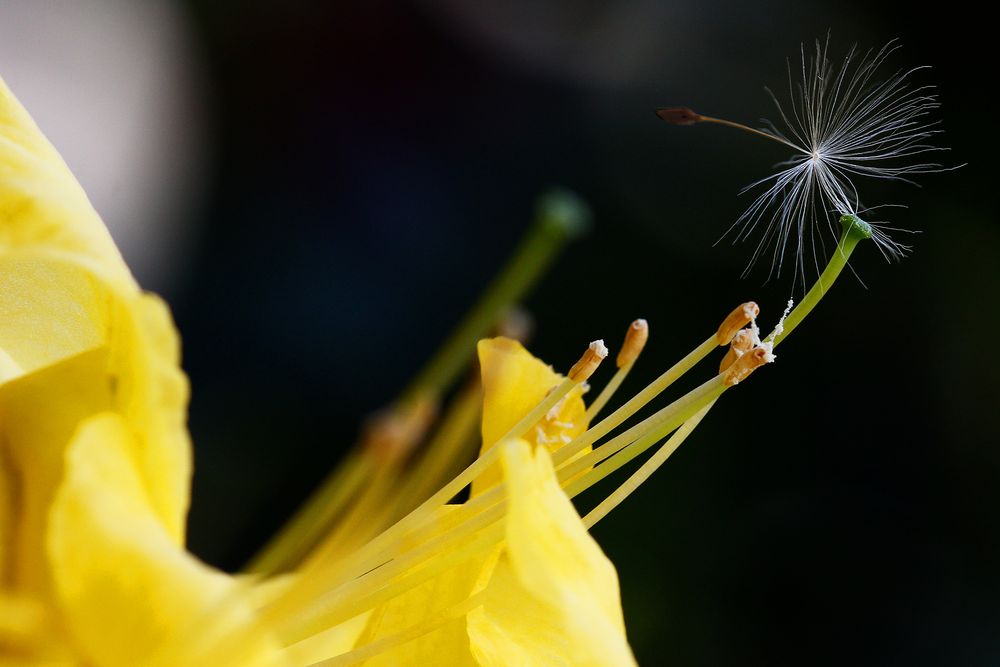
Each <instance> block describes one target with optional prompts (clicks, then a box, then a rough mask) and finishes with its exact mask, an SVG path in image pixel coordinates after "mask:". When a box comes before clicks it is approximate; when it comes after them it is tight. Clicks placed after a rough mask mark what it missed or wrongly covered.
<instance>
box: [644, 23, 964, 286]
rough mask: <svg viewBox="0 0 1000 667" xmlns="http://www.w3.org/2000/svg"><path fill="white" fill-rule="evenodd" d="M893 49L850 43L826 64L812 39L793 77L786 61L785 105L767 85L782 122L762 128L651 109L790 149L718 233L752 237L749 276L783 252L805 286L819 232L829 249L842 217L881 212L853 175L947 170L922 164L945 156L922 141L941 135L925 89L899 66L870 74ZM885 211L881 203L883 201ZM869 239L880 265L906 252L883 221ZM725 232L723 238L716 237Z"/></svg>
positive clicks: (817, 252) (902, 177) (777, 266)
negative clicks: (931, 156) (883, 74)
mask: <svg viewBox="0 0 1000 667" xmlns="http://www.w3.org/2000/svg"><path fill="white" fill-rule="evenodd" d="M898 48H899V45H898V44H897V43H896V42H894V41H893V42H889V43H888V44H886V45H885V46H883V47H882V48H881V49H878V50H877V51H875V50H869V51H867V52H865V53H864V54H859V52H858V50H857V49H856V48H855V47H852V48H851V49H850V51H849V52H848V54H847V57H846V58H845V59H844V61H843V63H842V64H840V65H839V66H835V65H834V64H833V63H832V62H831V60H830V59H829V58H828V55H827V54H828V50H829V39H827V40H826V42H820V41H819V40H817V41H816V46H815V51H814V52H813V53H812V54H811V55H807V52H806V50H805V48H804V47H803V48H802V53H801V61H802V62H801V72H799V71H795V72H794V74H793V69H792V66H791V64H789V65H788V88H789V101H788V102H787V103H785V104H782V103H781V102H780V101H779V100H778V97H777V96H776V95H775V94H774V93H773V92H771V90H770V89H767V92H768V94H769V95H770V96H771V99H772V100H773V101H774V104H775V106H776V107H777V109H778V114H779V116H780V118H781V126H780V127H779V126H777V125H775V124H774V123H772V122H770V121H767V120H764V121H763V122H764V125H765V127H763V128H761V129H757V128H752V127H749V126H747V125H743V124H741V123H735V122H732V121H728V120H723V119H719V118H712V117H710V116H703V115H701V114H698V113H696V112H694V111H692V110H690V109H686V108H668V109H659V110H657V115H658V116H659V117H660V118H661V119H663V120H664V121H666V122H668V123H671V124H674V125H692V124H695V123H705V122H708V123H715V124H718V125H726V126H729V127H734V128H737V129H741V130H744V131H747V132H750V133H752V134H756V135H758V136H762V137H765V138H768V139H771V140H773V141H776V142H778V143H781V144H783V145H785V146H786V147H788V148H791V149H793V150H794V151H795V153H794V154H793V155H792V157H790V158H789V159H788V160H786V161H784V162H781V163H779V164H778V165H777V167H778V169H777V171H775V173H773V174H771V175H770V176H767V177H765V178H762V179H760V180H758V181H756V182H754V183H752V184H750V185H749V186H747V187H746V188H744V189H743V191H742V192H741V194H744V193H747V192H751V191H760V190H761V189H762V188H763V191H761V192H759V194H757V196H756V198H755V199H754V200H753V201H752V202H751V203H750V205H749V206H748V207H747V209H746V210H745V211H744V212H743V214H742V215H741V216H740V217H739V218H738V219H737V220H736V222H735V223H734V224H733V225H732V226H731V227H730V228H729V230H727V231H726V235H728V234H731V233H735V239H734V241H742V240H746V239H747V238H749V237H750V236H753V235H759V237H760V238H759V241H758V243H757V246H756V248H755V249H754V252H753V256H752V258H751V260H750V262H749V263H748V265H747V271H749V269H750V268H751V267H752V266H753V265H754V264H755V263H756V262H757V261H758V260H760V259H761V258H762V257H764V256H765V255H766V254H768V253H770V255H771V274H772V275H780V274H781V271H782V269H783V267H784V259H785V257H786V255H787V254H788V253H789V252H790V251H792V252H794V256H795V267H794V270H795V273H796V277H797V280H801V281H802V284H803V285H804V284H805V282H806V275H805V273H806V256H807V254H811V255H812V263H813V264H814V266H815V267H816V269H817V271H818V268H819V266H820V263H821V261H822V260H824V259H825V256H826V239H825V236H826V235H825V230H826V229H829V231H830V233H831V234H832V235H833V240H834V242H835V243H836V239H837V236H838V225H837V221H838V220H839V219H840V217H841V216H844V215H852V216H857V217H860V216H861V215H862V214H865V213H867V212H869V211H872V210H875V209H876V208H882V207H868V208H866V207H865V206H864V205H863V204H862V202H861V197H860V195H859V193H858V189H857V187H856V186H855V184H854V181H853V180H852V179H854V178H855V177H869V178H877V179H883V180H893V181H904V182H908V183H912V181H910V180H909V176H910V175H912V174H925V173H930V172H936V171H944V170H946V169H948V168H947V167H944V166H943V165H941V164H939V163H936V162H929V161H925V160H924V158H923V156H924V155H925V154H927V153H931V152H935V151H942V150H947V149H945V148H940V147H936V146H932V145H931V144H929V143H928V141H929V140H930V139H931V137H932V136H933V135H935V134H937V133H939V132H940V131H941V130H939V129H936V128H937V125H938V123H939V121H937V120H932V119H930V118H929V115H930V113H931V112H932V111H933V110H935V109H937V108H938V106H939V104H938V101H937V98H936V96H935V95H934V94H933V92H932V91H933V88H932V87H931V86H914V85H913V84H912V82H911V78H912V75H913V73H914V72H916V71H918V70H920V69H924V68H923V67H915V68H912V69H901V70H897V71H896V72H895V73H893V74H892V75H891V76H890V77H888V78H887V79H884V80H880V79H877V78H876V74H877V70H878V69H879V68H880V67H881V66H882V65H883V64H884V63H885V61H886V60H887V59H888V58H889V56H890V55H891V54H892V53H893V52H895V51H896V50H897V49H898ZM884 206H889V205H883V207H884ZM866 222H868V224H869V225H871V236H872V239H873V240H874V241H875V243H876V245H877V247H878V248H879V250H880V252H881V253H882V255H883V256H884V257H885V258H886V259H887V260H895V259H899V258H901V257H902V256H903V255H904V254H906V252H907V251H908V250H909V246H907V245H904V244H902V243H900V242H898V241H897V240H895V239H893V238H892V237H891V236H890V233H891V232H904V231H908V230H903V229H899V228H895V227H890V226H888V225H887V224H886V223H884V222H880V221H870V220H866ZM724 236H725V235H724Z"/></svg>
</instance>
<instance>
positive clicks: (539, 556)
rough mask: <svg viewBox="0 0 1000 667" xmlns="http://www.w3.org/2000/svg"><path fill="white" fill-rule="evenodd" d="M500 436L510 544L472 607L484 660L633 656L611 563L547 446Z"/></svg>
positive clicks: (477, 648) (580, 662)
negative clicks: (558, 473)
mask: <svg viewBox="0 0 1000 667" xmlns="http://www.w3.org/2000/svg"><path fill="white" fill-rule="evenodd" d="M502 446H503V447H504V450H503V452H502V454H501V462H502V464H503V469H504V483H505V485H506V487H507V494H508V496H507V497H508V500H507V503H508V513H507V519H506V522H507V528H506V548H505V551H504V556H503V558H501V560H500V562H499V563H498V565H497V567H496V569H495V570H494V571H493V574H492V577H491V579H490V582H489V585H488V586H486V589H485V591H484V603H483V605H482V606H481V607H479V608H478V609H476V610H474V611H472V612H470V613H469V616H468V629H469V637H470V640H471V646H472V652H473V654H474V655H475V657H476V659H477V661H478V663H479V664H480V665H484V666H489V667H501V666H504V665H523V666H525V667H530V666H535V665H537V666H542V665H545V666H550V665H552V666H554V665H566V666H571V665H572V666H581V667H588V666H594V667H596V666H602V667H612V666H614V667H619V666H622V665H632V664H635V660H634V658H633V657H632V651H631V649H630V648H629V646H628V641H627V640H626V638H625V625H624V621H623V619H622V611H621V602H620V599H619V590H618V576H617V573H616V572H615V568H614V565H612V564H611V562H610V561H609V560H608V559H607V557H606V556H605V555H604V553H603V552H601V549H600V547H598V546H597V543H596V542H594V540H593V538H591V537H590V534H589V533H588V532H587V530H586V528H585V527H584V525H583V522H582V521H581V520H580V517H579V516H578V515H577V513H576V510H575V509H574V508H573V504H572V503H571V502H570V501H569V498H567V497H566V494H565V493H564V492H563V491H562V489H561V488H560V487H559V484H558V482H557V481H556V478H555V473H554V471H553V469H552V462H551V460H550V458H549V454H548V452H547V451H546V450H545V449H544V448H542V447H531V446H530V445H529V444H528V443H526V442H524V441H507V442H505V443H504V444H503V445H502ZM532 450H534V453H532Z"/></svg>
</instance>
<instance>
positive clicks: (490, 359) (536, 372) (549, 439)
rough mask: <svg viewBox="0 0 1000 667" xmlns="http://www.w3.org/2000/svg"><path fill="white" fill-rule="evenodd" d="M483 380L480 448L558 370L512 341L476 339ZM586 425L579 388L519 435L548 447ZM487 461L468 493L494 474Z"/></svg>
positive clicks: (529, 406)
mask: <svg viewBox="0 0 1000 667" xmlns="http://www.w3.org/2000/svg"><path fill="white" fill-rule="evenodd" d="M478 349H479V365H480V368H481V372H482V381H483V428H482V433H483V451H484V452H485V451H486V450H487V449H489V448H490V447H492V446H494V445H495V444H496V443H497V441H498V440H499V439H500V438H502V437H504V436H505V435H506V434H507V432H508V431H509V430H510V429H511V427H513V426H514V425H515V424H517V422H518V421H519V420H520V419H521V418H522V417H524V416H525V415H527V414H528V413H529V412H531V410H533V409H534V408H535V406H537V405H538V404H539V403H541V402H542V400H543V399H544V398H545V396H546V395H547V394H548V392H549V391H550V390H551V389H552V388H554V387H555V386H556V385H558V384H559V383H560V382H561V381H562V379H563V376H562V375H559V374H558V373H556V372H555V371H553V370H552V367H551V366H548V365H546V364H545V363H543V362H542V361H540V360H539V359H537V358H535V357H534V356H532V354H531V353H530V352H528V351H527V350H525V349H524V347H523V346H522V345H521V344H520V343H518V342H517V341H514V340H510V339H509V338H490V339H486V340H481V341H479V347H478ZM585 430H587V410H586V407H585V406H584V404H583V399H582V398H581V392H580V390H579V389H574V390H573V391H571V392H570V393H569V395H568V396H567V397H566V398H565V399H564V400H563V401H562V402H561V403H560V404H559V405H557V406H556V408H555V409H554V410H551V411H550V413H549V414H548V415H546V416H545V417H544V418H543V419H542V421H541V422H540V423H539V424H538V425H537V426H536V427H534V428H531V429H530V430H529V431H528V433H526V434H524V439H525V440H527V441H528V442H530V443H532V444H544V445H545V446H546V448H547V449H548V450H549V451H554V450H555V449H558V448H559V447H561V446H562V445H564V444H566V443H567V442H568V441H570V440H572V439H573V438H575V437H576V436H578V435H580V434H581V433H583V432H584V431H585ZM500 475H501V472H500V468H499V466H492V467H491V468H490V469H489V470H487V471H486V472H485V473H483V474H482V475H480V476H479V477H478V478H477V479H476V481H475V482H474V483H473V485H472V489H473V495H476V494H477V493H478V492H480V491H481V490H482V489H486V488H488V487H489V486H492V485H493V484H496V483H497V482H498V481H499V480H500Z"/></svg>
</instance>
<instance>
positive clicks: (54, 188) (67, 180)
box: [0, 79, 134, 347]
mask: <svg viewBox="0 0 1000 667" xmlns="http://www.w3.org/2000/svg"><path fill="white" fill-rule="evenodd" d="M34 249H40V250H43V251H45V252H49V253H58V254H61V255H63V256H65V257H72V258H74V259H75V260H76V261H78V262H79V263H81V264H87V265H88V266H89V269H90V270H91V271H92V272H95V273H100V274H102V275H103V276H104V277H105V279H106V280H108V281H109V282H111V283H118V284H121V285H132V286H133V287H134V281H133V279H132V277H131V275H130V274H129V271H128V269H127V268H126V266H125V263H124V262H123V261H122V258H121V255H120V254H119V252H118V249H117V248H116V247H115V245H114V243H113V242H112V240H111V236H110V235H109V234H108V231H107V229H106V228H105V227H104V224H103V223H102V222H101V219H100V217H99V216H98V215H97V213H96V212H95V211H94V208H93V207H92V206H91V205H90V201H88V199H87V196H86V195H85V194H84V192H83V190H82V189H81V188H80V185H79V183H77V181H76V179H75V178H73V175H72V173H70V171H69V168H68V167H67V166H66V163H65V162H63V160H62V158H61V157H60V156H59V154H58V153H57V152H56V150H55V149H54V148H53V147H52V145H51V144H50V143H49V142H48V140H47V139H46V138H45V136H44V135H43V134H42V132H41V131H40V130H39V129H38V126H36V125H35V123H34V121H33V120H32V119H31V117H30V116H29V115H28V112H27V111H25V109H24V107H22V106H21V104H20V103H19V102H18V101H17V99H16V98H15V97H14V95H13V94H12V93H11V92H10V90H9V89H8V88H7V85H6V84H5V83H4V82H3V79H0V255H2V254H4V253H6V252H7V251H8V250H22V251H30V250H34ZM0 347H4V346H3V344H2V343H0Z"/></svg>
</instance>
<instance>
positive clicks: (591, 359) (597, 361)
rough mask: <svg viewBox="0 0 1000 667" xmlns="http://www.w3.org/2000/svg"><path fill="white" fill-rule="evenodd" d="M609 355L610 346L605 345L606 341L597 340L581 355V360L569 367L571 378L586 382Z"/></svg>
mask: <svg viewBox="0 0 1000 667" xmlns="http://www.w3.org/2000/svg"><path fill="white" fill-rule="evenodd" d="M607 356H608V348H606V347H605V346H604V341H603V340H595V341H594V342H593V343H591V344H590V346H589V347H588V348H587V351H586V352H584V353H583V356H582V357H580V361H578V362H576V363H575V364H573V368H571V369H569V379H570V380H573V381H574V382H586V381H587V379H589V378H590V376H591V375H593V374H594V371H596V370H597V367H598V366H600V365H601V362H602V361H604V359H605V358H606V357H607Z"/></svg>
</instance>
